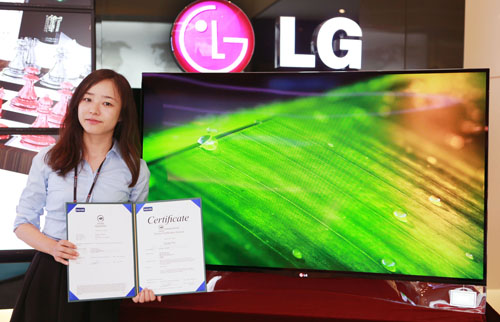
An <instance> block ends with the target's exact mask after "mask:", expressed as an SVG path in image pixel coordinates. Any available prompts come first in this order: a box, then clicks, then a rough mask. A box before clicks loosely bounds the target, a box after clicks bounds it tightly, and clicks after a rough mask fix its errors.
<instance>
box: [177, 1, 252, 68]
mask: <svg viewBox="0 0 500 322" xmlns="http://www.w3.org/2000/svg"><path fill="white" fill-rule="evenodd" d="M171 37H172V38H171V41H172V50H173V51H174V56H175V58H176V59H177V61H178V62H179V64H180V65H181V67H182V68H183V69H184V70H185V71H187V72H205V73H207V72H240V71H242V70H243V69H244V68H245V67H246V66H247V65H248V63H249V62H250V59H251V58H252V54H253V50H254V43H255V39H254V33H253V28H252V25H251V23H250V20H248V18H247V16H246V15H245V13H244V12H243V11H241V9H240V8H238V7H237V6H235V5H234V4H232V3H231V2H228V1H224V0H212V1H197V2H194V3H192V4H190V5H189V6H187V7H186V8H185V9H184V10H183V11H182V12H181V13H180V14H179V16H177V19H176V20H175V22H174V26H173V28H172V35H171Z"/></svg>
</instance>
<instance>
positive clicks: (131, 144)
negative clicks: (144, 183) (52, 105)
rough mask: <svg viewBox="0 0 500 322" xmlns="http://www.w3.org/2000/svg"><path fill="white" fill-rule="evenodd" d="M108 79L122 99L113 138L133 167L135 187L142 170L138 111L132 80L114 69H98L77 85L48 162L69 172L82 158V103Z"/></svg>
mask: <svg viewBox="0 0 500 322" xmlns="http://www.w3.org/2000/svg"><path fill="white" fill-rule="evenodd" d="M107 79H109V80H111V81H113V83H114V84H115V86H116V89H117V90H118V94H119V95H120V98H121V102H122V107H121V111H120V121H119V122H118V123H117V124H116V127H115V130H114V132H113V139H115V140H116V141H117V142H118V146H119V148H120V151H121V154H122V158H123V160H124V161H125V163H126V164H127V167H128V168H129V169H130V173H131V174H132V181H131V182H130V184H129V187H133V186H135V184H136V183H137V178H138V177H139V171H140V158H139V131H138V129H137V123H136V122H137V111H136V107H135V101H134V97H133V94H132V89H131V88H130V84H129V82H128V81H127V80H126V79H125V77H123V76H122V75H120V74H118V73H117V72H115V71H113V70H110V69H100V70H96V71H95V72H93V73H91V74H89V75H88V76H87V77H85V79H84V80H83V81H82V82H81V83H80V85H78V87H77V88H76V89H75V92H74V94H73V97H72V98H71V100H70V102H69V105H68V110H67V112H66V117H65V118H64V122H63V124H62V126H61V130H60V136H59V140H58V141H57V143H56V144H55V145H54V147H53V148H52V149H51V150H50V151H49V152H48V153H47V164H48V165H49V166H50V167H51V168H52V169H53V170H54V171H56V172H57V173H58V174H59V175H60V176H65V175H66V174H67V173H68V172H70V171H72V170H73V169H74V168H75V167H76V166H77V165H78V164H79V163H80V162H81V161H82V158H83V128H82V125H81V124H80V121H79V120H78V105H79V104H80V101H81V100H82V99H83V96H84V95H85V93H87V91H88V90H89V89H90V88H91V87H92V86H94V85H95V84H97V83H99V82H100V81H103V80H107Z"/></svg>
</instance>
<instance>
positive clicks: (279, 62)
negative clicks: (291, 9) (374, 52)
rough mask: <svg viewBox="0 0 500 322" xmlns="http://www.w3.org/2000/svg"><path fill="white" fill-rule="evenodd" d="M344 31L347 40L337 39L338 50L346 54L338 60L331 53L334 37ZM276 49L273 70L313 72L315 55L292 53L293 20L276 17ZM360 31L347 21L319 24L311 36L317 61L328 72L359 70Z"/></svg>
mask: <svg viewBox="0 0 500 322" xmlns="http://www.w3.org/2000/svg"><path fill="white" fill-rule="evenodd" d="M341 30H342V31H344V32H345V33H346V34H347V36H348V37H355V38H351V39H345V38H344V39H338V40H336V41H338V48H339V49H340V50H345V51H347V54H345V55H344V56H343V57H339V56H337V55H336V54H335V51H334V49H333V48H334V36H335V34H336V33H337V32H338V31H341ZM276 33H277V37H276V38H277V40H278V44H279V46H278V47H277V48H276V49H277V51H276V67H302V68H315V67H316V56H315V54H296V53H295V17H280V18H279V25H278V26H277V29H276ZM361 36H362V32H361V28H360V27H359V25H358V24H357V23H356V22H354V21H353V20H351V19H348V18H344V17H336V18H332V19H329V20H327V21H325V22H324V23H322V24H321V25H320V26H319V27H318V29H317V32H315V35H314V36H313V38H314V39H313V44H314V50H315V52H316V54H317V55H318V56H319V58H320V59H321V61H322V62H323V63H324V64H325V65H326V66H328V67H329V68H332V69H344V68H347V67H349V68H352V69H360V68H361V40H360V39H356V38H359V37H361Z"/></svg>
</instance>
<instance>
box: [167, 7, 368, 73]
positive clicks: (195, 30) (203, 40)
mask: <svg viewBox="0 0 500 322" xmlns="http://www.w3.org/2000/svg"><path fill="white" fill-rule="evenodd" d="M276 30H277V32H276V37H277V43H278V45H277V47H276V58H275V60H276V64H275V65H276V67H277V68H279V67H296V68H315V67H316V55H318V57H319V59H321V61H322V62H323V63H324V64H325V65H326V66H328V67H329V68H331V69H344V68H347V67H349V68H351V69H360V68H361V40H360V39H359V38H360V37H361V36H362V32H361V28H360V27H359V25H358V24H357V23H356V22H354V21H353V20H350V19H348V18H344V17H336V18H332V19H329V20H327V21H325V22H324V23H322V24H321V25H320V26H319V27H318V29H317V32H315V34H314V35H313V44H314V46H313V47H314V48H313V53H312V54H296V53H295V17H280V18H279V24H278V26H277V28H276ZM339 31H344V32H345V34H346V35H347V37H348V38H342V39H334V37H335V35H336V34H337V32H339ZM171 43H172V50H173V52H174V56H175V58H176V59H177V62H178V63H179V65H180V66H181V67H182V68H183V69H184V70H185V71H188V72H240V71H242V70H243V69H244V68H245V67H246V66H247V64H248V63H249V62H250V59H251V58H252V54H253V50H254V43H255V37H254V33H253V28H252V25H251V23H250V21H249V19H248V17H247V16H246V15H245V14H244V13H243V11H241V9H239V8H238V7H237V6H235V5H234V4H232V3H231V2H229V1H225V0H213V1H197V2H194V3H192V4H190V5H189V6H187V7H186V8H185V9H184V10H183V11H182V12H181V13H180V14H179V15H178V16H177V19H176V20H175V22H174V25H173V28H172V33H171ZM334 47H336V48H338V49H339V50H341V51H344V52H346V54H345V55H343V56H337V55H336V53H335V51H334ZM271 50H272V49H271Z"/></svg>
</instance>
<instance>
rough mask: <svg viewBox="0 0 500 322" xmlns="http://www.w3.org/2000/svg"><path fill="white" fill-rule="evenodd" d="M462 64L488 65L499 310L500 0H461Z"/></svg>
mask: <svg viewBox="0 0 500 322" xmlns="http://www.w3.org/2000/svg"><path fill="white" fill-rule="evenodd" d="M464 67H465V68H479V67H487V68H490V104H489V105H490V115H489V116H490V120H489V122H490V123H489V158H488V232H487V234H488V244H487V251H488V255H487V263H488V267H487V292H488V302H489V303H490V304H491V305H492V306H493V307H494V308H495V309H496V310H497V311H499V310H500V1H499V0H466V1H465V43H464Z"/></svg>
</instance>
